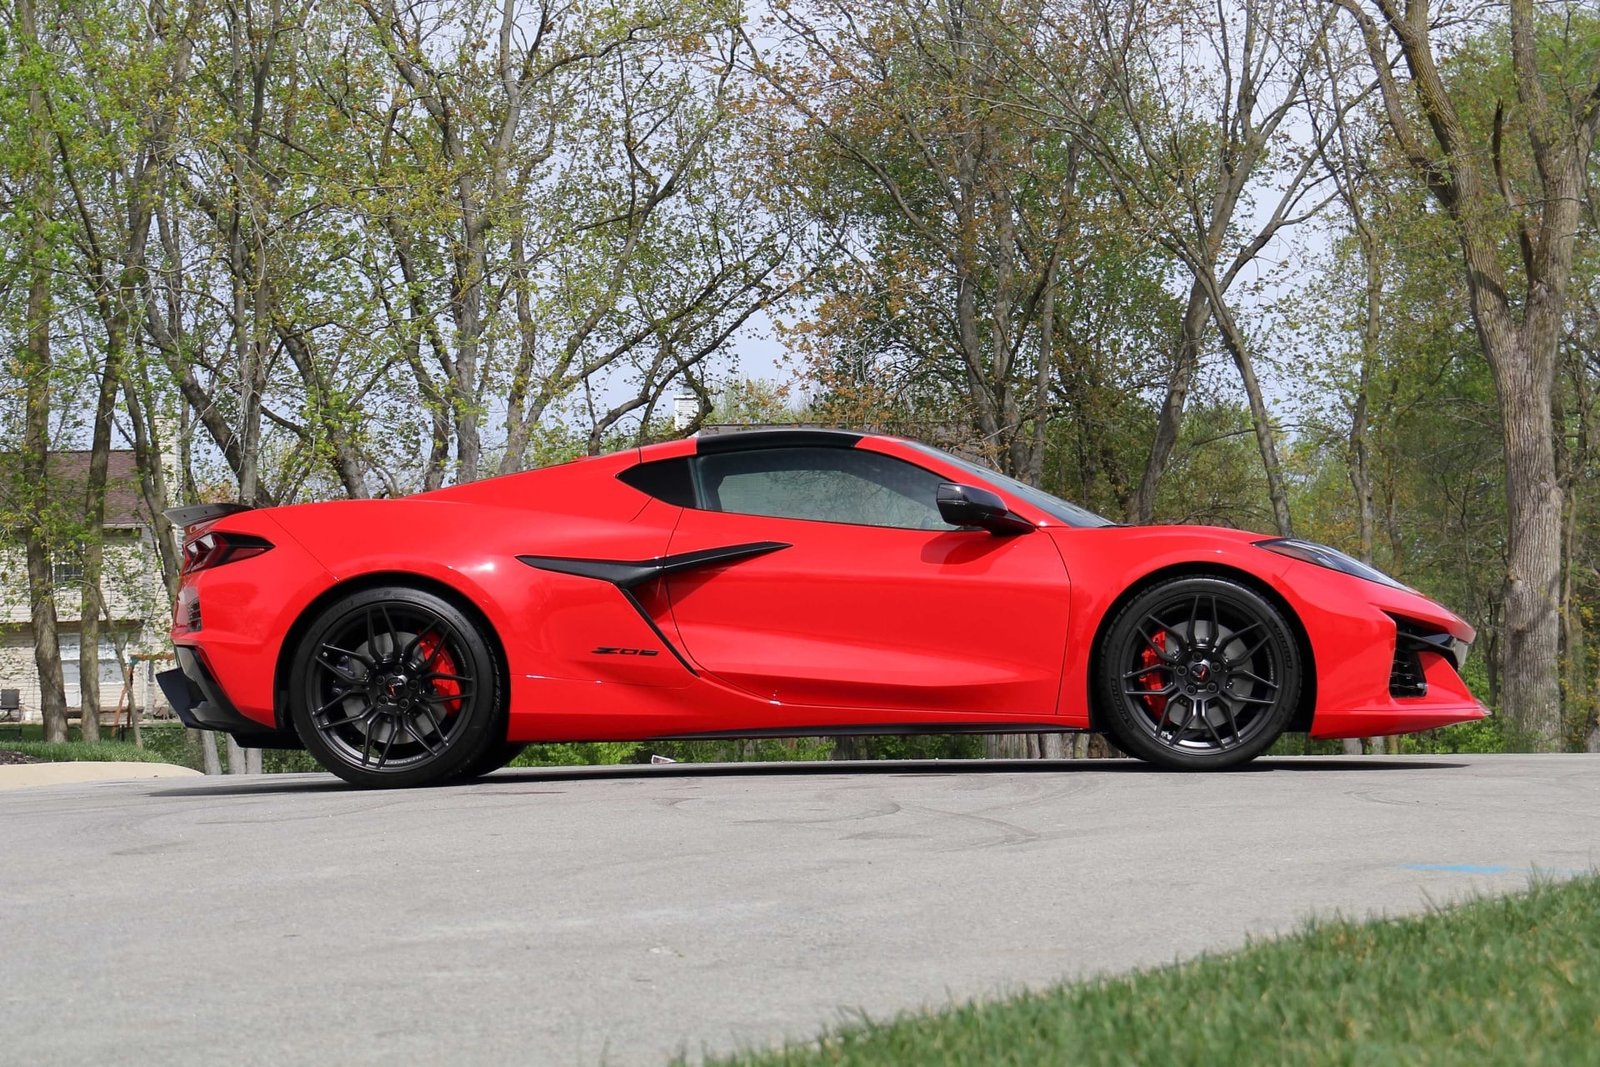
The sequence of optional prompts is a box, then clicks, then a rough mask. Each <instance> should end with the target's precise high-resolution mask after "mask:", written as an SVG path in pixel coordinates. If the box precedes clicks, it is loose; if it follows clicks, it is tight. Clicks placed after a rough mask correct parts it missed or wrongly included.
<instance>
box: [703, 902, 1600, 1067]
mask: <svg viewBox="0 0 1600 1067" xmlns="http://www.w3.org/2000/svg"><path fill="white" fill-rule="evenodd" d="M1597 987H1600V878H1597V877H1594V876H1589V877H1581V878H1575V879H1573V880H1572V881H1570V882H1565V883H1553V882H1536V883H1535V884H1534V885H1533V887H1532V888H1531V889H1530V890H1529V892H1528V893H1526V894H1525V895H1521V896H1512V897H1506V898H1487V899H1480V900H1475V901H1472V902H1470V903H1467V904H1463V905H1460V906H1457V907H1455V908H1451V909H1449V910H1444V911H1436V912H1433V913H1431V914H1428V915H1423V916H1419V917H1414V918H1406V919H1396V920H1379V921H1375V922H1370V923H1356V922H1350V921H1339V920H1330V921H1318V922H1314V923H1311V924H1309V925H1308V926H1307V927H1306V929H1305V930H1304V931H1302V932H1301V933H1299V934H1297V935H1295V936H1292V937H1287V938H1284V939H1282V940H1278V941H1266V942H1258V943H1255V944H1252V945H1250V946H1249V947H1247V948H1245V949H1243V950H1241V951H1239V952H1235V953H1230V954H1227V955H1216V956H1205V957H1202V958H1200V959H1198V960H1195V961H1193V962H1189V963H1181V964H1176V965H1173V966H1170V967H1165V968H1161V969H1157V970H1145V971H1139V972H1136V973H1134V974H1131V975H1126V976H1122V977H1116V978H1104V979H1099V980H1095V981H1089V982H1084V983H1081V984H1078V985H1066V986H1057V987H1055V988H1053V989H1049V990H1045V991H1043V992H1038V993H1028V994H1024V995H1022V996H1015V997H1008V998H1006V999H1003V1000H999V1001H996V1002H989V1003H981V1004H975V1003H964V1004H958V1005H954V1006H952V1007H949V1008H946V1009H944V1010H942V1011H937V1012H918V1013H909V1014H906V1015H902V1016H899V1017H898V1018H895V1019H893V1020H889V1021H872V1020H866V1021H863V1022H861V1023H858V1024H856V1025H853V1026H846V1027H842V1028H840V1029H837V1030H833V1031H831V1032H829V1033H826V1034H824V1035H823V1036H822V1037H821V1038H820V1039H819V1040H818V1041H816V1042H814V1043H811V1044H808V1045H790V1046H787V1047H786V1048H784V1049H782V1050H780V1051H774V1052H751V1053H747V1054H744V1055H738V1056H730V1057H726V1058H712V1059H710V1060H708V1061H707V1062H708V1063H715V1064H726V1065H733V1064H740V1065H745V1067H776V1065H779V1064H782V1065H785V1067H801V1065H810V1064H816V1065H821V1064H840V1065H845V1064H848V1065H855V1067H868V1065H874V1064H883V1065H886V1067H887V1065H894V1067H899V1065H902V1064H910V1063H915V1064H925V1065H935V1064H950V1065H957V1064H961V1065H964V1064H973V1063H1004V1064H1016V1065H1023V1064H1039V1065H1041V1067H1043V1065H1047V1064H1067V1063H1071V1064H1125V1063H1163V1064H1223V1063H1227V1064H1257V1063H1259V1064H1278V1063H1295V1064H1317V1065H1320V1064H1329V1065H1332V1064H1358V1063H1360V1064H1367V1063H1373V1064H1439V1065H1445V1064H1456V1063H1507V1064H1510V1063H1516V1064H1527V1065H1538V1067H1566V1065H1568V1064H1575V1063H1592V1062H1594V1059H1595V1051H1596V1048H1597V1042H1600V1038H1597V1036H1596V1035H1597V1033H1600V1009H1597V1007H1596V1004H1597V1002H1596V1000H1595V997H1594V990H1595V989H1596V988H1597ZM680 1062H682V1061H680Z"/></svg>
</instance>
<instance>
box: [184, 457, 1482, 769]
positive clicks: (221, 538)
mask: <svg viewBox="0 0 1600 1067" xmlns="http://www.w3.org/2000/svg"><path fill="white" fill-rule="evenodd" d="M169 514H170V515H171V516H172V518H173V520H174V522H176V523H177V524H179V525H181V526H183V527H185V528H186V533H185V545H184V567H183V582H182V588H181V591H180V593H179V596H178V602H177V605H176V609H175V612H174V618H173V628H172V641H173V644H174V645H175V646H176V651H177V661H178V665H179V667H178V669H177V670H173V671H168V672H166V673H164V674H163V675H162V676H161V684H162V687H163V689H164V690H165V692H166V694H167V696H168V698H169V699H170V700H171V702H172V705H173V707H174V708H175V709H176V710H177V712H178V715H179V717H180V718H182V719H183V721H184V722H185V723H187V724H188V725H190V726H193V727H199V728H201V729H208V730H221V731H223V732H226V733H229V734H232V735H233V736H234V737H235V738H237V739H238V740H239V741H240V743H242V744H245V745H252V746H257V747H285V746H292V747H301V746H303V747H305V748H307V749H309V750H310V751H311V753H312V754H313V755H314V756H316V758H317V759H318V760H319V761H320V762H321V763H322V764H323V765H324V766H325V767H327V768H328V769H329V770H330V771H332V772H334V773H335V774H337V775H339V776H340V777H342V778H344V779H345V780H347V781H350V782H353V783H355V784H357V785H364V786H407V785H427V784H436V783H441V782H448V781H452V780H460V779H464V778H470V777H472V776H475V775H481V774H484V773H487V772H488V771H491V770H493V769H495V768H497V767H500V766H503V765H504V764H505V763H506V762H507V761H508V760H510V759H511V758H512V757H513V756H514V755H515V754H516V752H517V751H518V750H519V749H520V748H521V747H522V746H523V745H524V744H526V743H527V742H530V741H574V740H621V739H658V738H685V737H728V736H738V737H749V736H753V735H801V734H831V735H838V734H849V733H913V732H936V733H946V732H955V731H977V732H984V733H999V732H1007V731H1038V730H1102V731H1105V732H1106V733H1108V734H1110V735H1111V737H1112V738H1113V739H1114V740H1115V741H1116V743H1117V744H1118V745H1119V746H1120V747H1121V748H1122V749H1123V750H1125V751H1127V752H1129V753H1131V754H1133V755H1135V756H1138V757H1140V758H1142V759H1145V760H1149V761H1151V762H1153V763H1157V764H1160V765H1162V766H1166V767H1174V768H1186V769H1205V768H1223V767H1232V766H1235V765H1237V764H1240V763H1243V762H1245V761H1247V760H1249V759H1251V758H1253V757H1254V756H1256V755H1258V754H1260V753H1261V752H1262V751H1264V750H1265V749H1266V748H1267V747H1268V746H1269V745H1271V744H1272V742H1273V741H1274V740H1275V739H1276V738H1277V737H1278V735H1279V734H1281V733H1283V732H1284V731H1285V730H1309V731H1310V732H1311V734H1312V735H1313V736H1315V737H1352V736H1369V735H1375V734H1394V733H1403V732H1407V731H1412V730H1423V729H1428V728H1430V727H1435V726H1443V725H1445V724H1447V723H1454V722H1462V721H1464V720H1468V719H1477V718H1480V717H1482V716H1483V715H1484V714H1485V711H1484V709H1483V707H1482V706H1481V705H1480V704H1479V703H1478V702H1477V701H1476V700H1474V699H1473V697H1472V694H1471V693H1470V692H1468V690H1467V687H1466V686H1465V685H1464V684H1462V681H1461V677H1460V675H1459V674H1458V673H1457V672H1458V671H1459V669H1460V667H1461V663H1462V660H1463V658H1464V657H1465V656H1466V653H1467V649H1468V646H1469V644H1470V642H1471V641H1472V638H1473V636H1474V635H1473V630H1472V628H1471V627H1470V626H1468V625H1467V624H1466V623H1465V622H1463V621H1462V620H1461V619H1459V618H1457V617H1456V616H1455V615H1453V614H1451V613H1450V612H1449V611H1447V610H1445V609H1444V608H1442V607H1440V606H1439V605H1438V604H1435V603H1434V602H1433V601H1431V600H1429V599H1427V598H1426V597H1424V596H1421V595H1420V594H1418V593H1416V592H1414V591H1412V590H1410V589H1408V588H1406V587H1405V586H1403V585H1401V584H1400V583H1399V582H1396V581H1394V580H1393V579H1391V578H1389V577H1388V576H1386V575H1384V574H1383V573H1381V572H1379V571H1376V570H1374V569H1373V568H1371V567H1369V566H1366V565H1365V564H1362V563H1360V562H1358V561H1356V560H1354V559H1352V558H1350V557H1349V556H1346V555H1344V554H1342V553H1340V552H1337V551H1335V550H1333V549H1330V548H1325V547H1323V546H1321V545H1316V544H1311V543H1308V542H1304V541H1299V540H1293V539H1288V538H1277V537H1273V538H1267V537H1262V536H1260V535H1257V534H1250V533H1245V532H1242V531H1238V530H1224V529H1212V528H1206V527H1199V526H1118V525H1115V524H1113V523H1111V522H1108V521H1107V520H1105V519H1103V518H1100V517H1099V516H1097V515H1094V514H1091V513H1090V512H1087V511H1085V510H1083V509H1082V508H1079V507H1076V506H1074V505H1072V504H1069V503H1067V502H1066V501H1063V500H1059V499H1057V498H1055V497H1053V496H1051V495H1049V494H1047V493H1044V492H1041V491H1040V490H1038V489H1035V488H1033V487H1031V486H1028V485H1024V484H1022V483H1020V482H1017V481H1015V480H1013V479H1011V478H1008V477H1006V476H1004V475H1001V474H997V473H996V472H994V471H992V470H988V469H986V468H984V467H981V466H977V465H974V464H972V463H969V462H967V461H965V460H963V459H959V458H957V457H955V456H952V455H949V454H947V453H945V452H941V451H938V450H936V449H933V448H930V447H927V446H925V445H922V444H919V443H916V442H914V441H908V440H903V439H900V438H894V437H883V436H874V435H867V434H859V433H847V432H842V431H835V430H814V429H771V430H748V431H742V432H730V433H722V434H716V435H711V436H707V435H701V436H699V437H697V438H693V439H690V440H684V441H674V442H671V443H668V444H661V445H653V446H650V447H646V448H639V449H629V450H627V451H624V452H618V453H615V454H612V455H608V456H600V457H597V458H593V459H583V460H578V461H576V462H573V463H568V464H565V465H563V466H558V467H549V468H546V469H543V470H536V471H529V472H527V473H524V474H513V475H509V476H507V477H502V478H495V479H492V480H489V481H482V482H474V483H472V484H469V485H460V486H455V487H452V488H449V489H441V490H438V491H436V492H431V493H423V494H420V495H418V496H412V497H406V498H404V499H399V500H349V501H338V502H333V503H326V504H304V505H298V506H294V507H282V508H269V509H264V510H248V509H246V508H244V507H243V506H241V505H226V504H216V505H199V506H196V507H189V508H179V509H176V510H175V511H173V512H171V513H169Z"/></svg>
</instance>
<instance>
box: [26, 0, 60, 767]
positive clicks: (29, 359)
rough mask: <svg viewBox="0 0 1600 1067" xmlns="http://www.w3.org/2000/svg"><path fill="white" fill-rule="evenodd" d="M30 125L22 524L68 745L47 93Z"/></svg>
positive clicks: (50, 681)
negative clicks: (58, 567) (29, 511)
mask: <svg viewBox="0 0 1600 1067" xmlns="http://www.w3.org/2000/svg"><path fill="white" fill-rule="evenodd" d="M17 22H18V27H19V29H20V30H21V34H20V36H21V37H22V43H23V46H24V47H25V48H27V49H29V50H30V51H34V52H37V51H38V50H39V31H38V25H37V23H36V21H35V15H34V9H33V3H32V0H21V2H19V3H18V4H17ZM28 121H29V125H30V126H31V127H32V129H31V131H30V133H31V141H32V144H31V147H32V150H33V154H32V158H31V159H30V160H29V165H30V166H31V168H33V171H34V173H33V175H32V182H31V186H32V188H31V189H30V190H29V191H30V192H31V194H32V196H31V197H30V198H29V199H30V200H31V203H29V204H28V205H27V206H28V208H30V209H31V214H32V216H33V217H32V224H31V225H29V226H27V227H26V228H25V232H26V234H27V236H26V242H27V244H26V251H25V257H26V261H27V264H28V267H27V269H28V310H27V322H26V324H25V330H26V337H25V339H24V341H23V358H22V361H21V362H22V365H23V368H24V375H25V378H26V383H25V385H24V392H25V397H24V414H23V431H22V477H23V480H24V484H25V486H26V488H27V493H28V496H29V497H30V498H32V499H33V500H34V501H35V503H36V504H37V505H38V506H37V507H36V509H35V511H34V514H33V515H31V516H27V519H28V521H26V522H24V523H23V540H24V542H25V545H26V548H25V551H26V554H27V570H28V602H29V604H30V605H31V606H32V619H33V660H34V664H35V666H37V668H38V670H39V707H40V710H41V712H42V713H43V715H44V739H45V740H46V741H52V742H59V741H65V740H66V739H67V698H66V692H65V685H64V684H63V681H62V677H61V642H60V637H59V634H58V633H57V629H56V596H55V576H54V574H53V573H52V572H51V566H50V563H51V560H50V549H51V544H50V541H51V538H50V531H49V524H50V522H51V514H50V512H51V509H50V507H49V501H48V500H47V499H45V498H43V496H42V495H43V494H44V493H46V492H47V488H46V487H47V486H48V485H49V479H48V469H49V467H48V465H49V460H50V388H51V380H50V379H51V362H50V361H51V353H50V317H51V315H52V314H53V313H54V309H53V307H52V306H51V305H52V295H53V294H52V293H51V288H50V286H51V282H52V280H53V278H54V271H53V270H52V269H51V268H52V264H51V262H50V247H49V245H48V243H47V242H46V233H47V228H46V225H45V223H46V220H48V219H49V218H50V216H51V214H52V212H53V211H54V210H55V192H56V190H55V177H54V171H53V169H52V162H51V154H52V152H51V143H50V128H49V122H50V119H49V114H48V111H47V108H46V106H45V98H44V90H43V88H42V87H40V86H37V85H35V86H32V87H30V88H29V90H28Z"/></svg>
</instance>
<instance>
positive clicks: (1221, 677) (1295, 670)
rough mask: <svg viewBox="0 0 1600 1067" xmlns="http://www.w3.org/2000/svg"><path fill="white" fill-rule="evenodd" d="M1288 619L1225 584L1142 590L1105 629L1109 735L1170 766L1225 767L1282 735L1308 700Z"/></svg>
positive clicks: (1102, 687) (1250, 593) (1172, 584)
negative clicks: (1303, 692) (1302, 692)
mask: <svg viewBox="0 0 1600 1067" xmlns="http://www.w3.org/2000/svg"><path fill="white" fill-rule="evenodd" d="M1299 661H1300V657H1299V651H1298V649H1297V648H1296V646H1295V642H1294V637H1293V635H1292V633H1291V631H1290V628H1289V623H1288V621H1287V620H1286V619H1285V618H1284V616H1283V613H1282V612H1280V611H1279V610H1278V609H1277V607H1275V606H1274V605H1273V604H1272V603H1271V602H1270V601H1268V600H1267V599H1266V598H1265V597H1263V596H1261V595H1260V594H1259V593H1257V592H1256V591H1255V590H1253V589H1250V588H1248V587H1247V586H1244V585H1240V584H1239V583H1237V582H1234V581H1231V580H1229V579H1226V578H1214V577H1193V578H1177V579H1174V580H1172V581H1167V582H1162V583H1161V584H1159V585H1154V586H1151V587H1150V588H1149V589H1146V590H1144V591H1143V592H1141V593H1140V594H1139V595H1137V596H1136V597H1134V598H1133V600H1132V601H1131V602H1130V603H1129V604H1128V605H1127V606H1126V607H1125V608H1123V610H1122V611H1121V613H1120V614H1119V615H1118V616H1117V618H1116V620H1115V621H1114V622H1113V623H1112V624H1111V629H1110V630H1109V631H1107V633H1106V639H1105V643H1104V645H1103V646H1102V649H1101V655H1100V662H1099V664H1097V669H1098V672H1099V682H1098V686H1099V694H1100V710H1101V713H1102V714H1103V716H1104V720H1105V727H1106V729H1107V731H1108V732H1109V733H1110V734H1111V735H1112V736H1113V737H1114V738H1115V739H1116V742H1117V744H1118V745H1119V746H1120V747H1121V748H1122V749H1123V750H1125V751H1126V752H1128V753H1129V754H1131V755H1134V756H1137V757H1139V758H1140V759H1143V760H1148V761H1149V762H1151V763H1156V764H1159V765H1161V766H1164V767H1172V768H1178V769H1183V770H1222V769H1224V768H1228V767H1236V766H1238V765H1240V764H1242V763H1245V762H1248V761H1249V760H1252V759H1254V758H1255V757H1256V756H1258V755H1260V754H1261V753H1262V752H1264V751H1266V750H1267V748H1268V747H1269V746H1271V744H1272V743H1273V742H1274V741H1276V740H1277V739H1278V736H1279V735H1280V734H1282V733H1283V731H1284V728H1285V727H1286V726H1288V724H1289V720H1290V718H1291V717H1293V715H1294V712H1295V709H1296V707H1297V706H1298V705H1299V700H1300V662H1299Z"/></svg>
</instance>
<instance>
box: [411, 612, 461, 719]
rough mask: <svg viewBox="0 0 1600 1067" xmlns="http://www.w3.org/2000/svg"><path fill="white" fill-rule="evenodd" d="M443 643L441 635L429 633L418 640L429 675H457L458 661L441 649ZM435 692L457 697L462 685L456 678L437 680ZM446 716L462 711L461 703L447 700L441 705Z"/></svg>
mask: <svg viewBox="0 0 1600 1067" xmlns="http://www.w3.org/2000/svg"><path fill="white" fill-rule="evenodd" d="M441 644H443V642H442V641H441V640H440V638H439V635H438V634H435V633H433V632H432V631H429V632H428V633H425V634H423V635H422V636H421V637H419V638H418V639H417V655H419V656H421V657H422V662H424V663H427V664H429V667H428V673H429V674H455V673H456V661H455V660H454V659H453V658H451V656H450V650H449V649H446V648H441V647H440V645H441ZM433 691H434V693H435V694H436V695H438V696H445V697H447V696H455V695H456V694H458V693H460V692H461V683H460V682H458V681H456V680H455V679H454V678H435V679H434V680H433ZM439 706H440V707H441V708H443V709H444V713H445V714H446V715H454V714H455V713H456V712H458V711H460V710H461V701H459V700H446V701H442V702H441V703H440V705H439Z"/></svg>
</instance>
